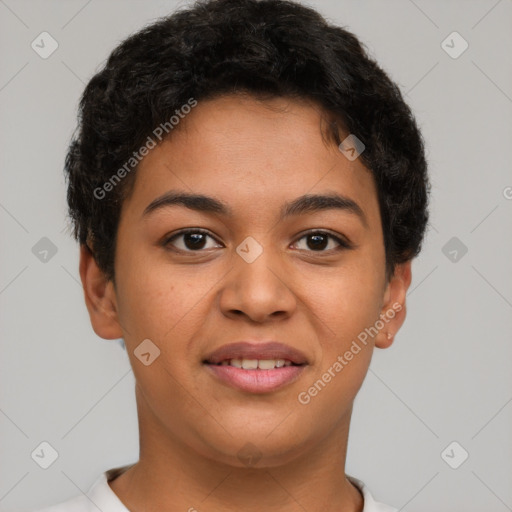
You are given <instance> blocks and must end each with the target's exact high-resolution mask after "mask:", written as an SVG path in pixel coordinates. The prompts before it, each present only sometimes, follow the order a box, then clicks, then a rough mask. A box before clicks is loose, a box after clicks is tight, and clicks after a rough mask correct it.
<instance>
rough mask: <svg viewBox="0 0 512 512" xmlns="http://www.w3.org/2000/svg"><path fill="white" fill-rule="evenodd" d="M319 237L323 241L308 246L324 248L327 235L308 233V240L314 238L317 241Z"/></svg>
mask: <svg viewBox="0 0 512 512" xmlns="http://www.w3.org/2000/svg"><path fill="white" fill-rule="evenodd" d="M319 239H323V243H322V242H320V244H318V243H315V244H313V246H312V247H311V246H310V248H313V249H315V248H316V249H324V248H325V247H326V240H327V237H326V236H324V235H310V240H316V241H318V240H319Z"/></svg>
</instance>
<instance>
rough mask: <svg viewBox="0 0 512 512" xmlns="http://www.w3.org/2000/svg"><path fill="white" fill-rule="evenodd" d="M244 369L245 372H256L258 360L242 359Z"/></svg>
mask: <svg viewBox="0 0 512 512" xmlns="http://www.w3.org/2000/svg"><path fill="white" fill-rule="evenodd" d="M242 368H243V369H244V370H256V368H258V360H257V359H242Z"/></svg>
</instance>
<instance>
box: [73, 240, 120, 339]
mask: <svg viewBox="0 0 512 512" xmlns="http://www.w3.org/2000/svg"><path fill="white" fill-rule="evenodd" d="M80 279H81V280H82V286H83V289H84V297H85V304H86V306H87V310H88V311H89V317H90V319H91V324H92V328H93V329H94V332H95V333H96V334H97V335H98V336H99V337H100V338H104V339H106V340H114V339H118V338H122V337H123V332H122V329H121V326H120V324H119V321H118V316H117V302H116V294H115V289H114V283H113V282H112V281H111V280H109V279H107V278H106V276H105V274H104V273H103V271H102V270H100V268H99V267H98V265H97V263H96V260H95V259H94V256H93V254H92V252H91V250H90V249H89V247H87V245H85V244H83V245H81V246H80Z"/></svg>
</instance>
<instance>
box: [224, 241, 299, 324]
mask: <svg viewBox="0 0 512 512" xmlns="http://www.w3.org/2000/svg"><path fill="white" fill-rule="evenodd" d="M270 253H271V251H270V250H268V249H265V250H264V251H263V252H262V253H261V254H260V256H259V257H258V258H257V259H256V260H255V261H253V262H251V263H249V262H248V261H246V260H244V259H243V258H242V257H240V256H239V255H238V254H236V255H234V258H233V259H234V268H233V269H232V270H231V272H229V273H228V274H227V276H226V281H225V284H224V287H223V288H222V290H221V292H220V308H221V310H222V313H223V314H224V315H225V316H227V317H231V318H240V317H245V318H248V319H250V320H251V321H252V322H257V323H263V322H266V321H271V320H278V319H285V318H289V317H290V316H291V315H292V314H293V312H294V311H295V309H296V307H297V299H296V297H295V294H294V293H293V291H292V289H291V285H292V283H290V282H289V276H288V278H287V275H286V271H285V270H284V269H283V265H282V264H280V262H279V261H278V258H277V257H272V255H271V254H270Z"/></svg>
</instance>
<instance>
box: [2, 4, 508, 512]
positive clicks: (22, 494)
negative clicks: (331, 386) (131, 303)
mask: <svg viewBox="0 0 512 512" xmlns="http://www.w3.org/2000/svg"><path fill="white" fill-rule="evenodd" d="M184 3H186V2H180V5H183V4H184ZM177 5H178V4H177V2H174V1H149V2H147V1H146V2H143V1H138V2H137V1H122V2H121V1H113V0H108V1H101V2H100V1H99V0H90V1H85V0H82V1H66V2H64V1H61V2H55V1H48V0H45V1H23V0H21V1H15V0H0V48H1V58H2V65H1V69H0V109H1V110H0V130H1V151H0V168H1V171H2V173H1V189H0V223H1V232H2V253H1V264H0V311H1V352H0V354H1V356H0V366H1V374H0V375H1V377H0V378H1V382H0V431H1V444H0V460H1V464H0V510H2V511H6V510H12V511H19V510H26V509H28V508H31V507H36V506H37V507H39V506H43V505H47V504H51V503H55V502H57V501H61V500H64V499H67V498H70V497H72V496H75V495H77V494H80V493H82V492H86V491H87V490H88V488H89V487H90V485H91V484H92V482H93V481H94V480H95V479H96V478H97V476H99V474H100V473H101V472H103V471H104V470H106V469H108V468H111V467H114V466H117V465H121V464H127V463H130V462H134V461H135V460H137V457H138V431H137V419H136V408H135V399H134V379H133V374H132V372H131V369H130V366H129V362H128V359H127V355H126V352H125V351H124V350H122V349H121V347H120V345H119V344H118V343H117V342H116V341H105V340H102V339H100V338H98V337H97V336H96V335H95V334H94V333H93V331H92V329H91V327H90V323H89V318H88V315H87V311H86V308H85V305H84V301H83V292H82V289H81V285H80V282H79V278H78V247H77V245H76V244H75V242H74V241H73V240H72V238H71V236H70V234H69V230H68V227H67V221H66V204H65V184H64V178H63V173H62V168H63V159H64V154H65V151H66V147H67V144H68V142H69V140H70V137H71V135H72V132H73V129H74V127H75V115H76V108H77V102H78V99H79V96H80V94H81V92H82V90H83V87H84V84H85V83H86V82H87V80H88V79H89V78H90V77H91V76H92V74H93V73H94V72H95V71H96V70H98V69H99V67H100V65H101V64H102V63H103V61H104V59H105V58H106V57H107V56H108V54H109V53H110V51H111V50H112V49H113V48H114V47H115V46H116V45H117V44H118V43H119V42H120V41H121V40H122V39H123V38H124V37H126V36H127V35H128V34H129V33H131V32H133V31H135V30H137V29H139V28H141V27H142V26H143V25H144V24H146V23H148V22H150V21H152V20H154V19H155V18H156V17H158V16H161V15H165V14H168V13H170V12H171V11H173V10H174V8H175V7H176V6H177ZM310 5H313V6H315V7H317V8H318V9H319V10H320V11H321V12H322V13H323V14H324V15H326V16H327V17H328V18H330V19H331V20H332V21H334V22H336V23H338V24H341V25H343V26H345V27H346V28H348V29H349V30H351V31H353V32H354V33H355V34H356V35H357V36H358V37H360V39H361V40H362V41H363V42H364V43H365V44H366V45H367V46H368V48H369V50H370V52H371V53H372V55H373V56H374V57H376V58H377V60H378V61H379V63H380V64H381V65H382V67H383V68H384V69H385V70H386V71H387V72H389V73H390V75H391V76H392V78H393V79H394V80H395V81H396V82H397V83H398V84H399V86H400V87H401V89H402V91H403V93H404V94H406V100H407V101H408V103H409V104H410V105H411V107H412V108H413V110H414V112H415V115H416V117H417V120H418V122H419V124H420V127H421V129H422V131H423V133H424V136H425V139H426V142H427V155H428V159H429V162H430V172H431V177H432V185H433V189H432V210H431V211H432V214H431V215H432V218H431V224H430V226H429V231H428V235H427V238H426V240H425V244H424V250H423V252H422V254H421V256H420V257H419V258H418V259H417V260H415V261H414V264H413V283H412V285H411V288H410V291H409V294H408V303H407V304H408V316H407V320H406V322H405V325H404V326H403V328H402V329H401V331H400V332H399V333H398V335H397V337H396V339H395V342H394V344H393V345H392V347H391V348H389V349H387V350H377V351H376V352H375V354H374V359H373V361H372V364H371V368H370V371H369V374H368V376H367V379H366V381H365V383H364V385H363V388H362V390H361V392H360V395H359V396H358V397H357V399H356V404H355V409H354V416H353V422H352V429H351V434H350V440H349V454H348V460H347V472H348V473H349V474H351V475H353V476H356V477H357V478H360V479H362V480H363V481H364V482H366V483H367V485H368V486H369V488H370V490H371V491H372V493H373V494H374V496H375V497H376V498H377V499H378V500H380V501H383V502H385V503H390V504H393V505H395V506H397V507H398V508H400V507H404V506H405V507H406V509H407V510H409V511H411V512H412V511H418V512H422V511H423V512H426V511H432V510H436V511H437V512H445V511H461V510H464V511H466V512H471V511H485V512H491V511H495V512H502V511H503V512H504V511H506V510H512V439H511V432H512V428H511V427H512V403H511V401H512V385H511V384H512V372H511V371H510V366H511V364H510V363H511V360H512V344H511V341H512V340H511V332H512V272H511V264H510V262H511V261H512V242H511V238H510V233H512V229H511V228H512V200H511V198H512V188H510V187H512V172H511V161H512V159H511V141H512V121H511V120H512V64H511V60H510V55H512V0H500V1H496V0H479V1H426V0H423V1H420V0H415V1H414V2H413V1H412V0H394V1H389V0H386V1H382V0H381V1H369V0H363V1H339V0H338V1H335V0H332V1H329V0H318V1H316V2H315V1H311V2H310ZM43 31H47V32H49V33H50V34H51V35H52V37H53V38H55V40H56V41H57V42H58V44H59V46H58V49H57V50H56V51H55V53H53V54H52V55H51V56H50V57H49V58H47V59H42V58H41V57H40V56H39V55H38V54H37V53H36V52H35V51H34V50H33V49H32V48H31V42H32V41H33V40H35V39H36V37H37V36H38V35H39V34H40V33H41V32H43ZM453 31H457V32H459V33H460V34H461V36H462V37H463V38H464V39H465V40H466V41H467V42H468V43H469V48H468V49H467V50H466V51H465V52H464V53H463V54H462V55H460V56H459V57H458V58H456V59H454V58H452V57H450V56H449V55H448V54H447V53H446V51H445V50H444V49H443V47H442V46H441V43H442V41H443V40H445V38H446V37H447V36H448V35H449V34H451V33H452V32H453ZM448 44H450V45H451V46H454V48H453V49H452V51H454V50H457V49H458V48H461V46H460V41H459V42H457V41H454V42H453V43H451V42H450V40H448ZM506 233H508V235H506ZM43 237H47V238H48V239H49V240H51V242H52V243H53V244H54V245H55V246H56V249H57V252H56V254H54V255H53V256H52V253H51V252H50V253H48V255H47V261H41V260H40V258H41V257H42V255H41V253H40V252H38V250H39V251H40V250H41V247H40V246H36V250H34V251H33V250H32V248H33V247H34V246H35V245H36V244H37V243H38V242H39V241H40V239H41V238H43ZM452 237H457V239H458V241H455V243H456V244H458V245H459V248H457V247H456V246H452V245H450V244H453V243H454V242H453V241H452V242H450V244H449V245H448V246H446V244H447V243H449V241H450V240H451V239H452ZM40 243H41V244H44V243H47V242H40ZM461 244H464V246H465V247H467V249H468V252H467V253H466V254H465V255H462V252H461V250H460V248H461V247H462V245H461ZM43 248H44V245H43ZM443 248H444V250H443ZM454 248H455V250H457V251H458V252H457V255H458V256H457V261H452V260H453V257H454V253H453V252H452V254H450V251H453V249H454ZM37 249H38V250H37ZM34 252H35V254H34ZM445 253H446V254H445ZM42 441H47V442H49V443H50V444H51V445H52V446H53V447H54V448H55V449H56V450H57V452H58V454H59V457H58V459H57V460H56V461H55V462H54V463H53V464H52V465H51V466H50V467H49V468H48V469H46V470H45V469H42V468H41V467H39V465H37V464H36V462H34V460H33V459H32V458H31V453H32V452H33V451H34V450H35V449H36V448H37V447H38V446H39V444H40V443H41V442H42ZM453 441H457V443H459V445H460V447H459V446H456V448H455V449H454V450H453V451H451V449H450V450H448V452H447V453H448V455H449V457H448V458H447V457H446V455H445V459H446V460H449V461H450V462H451V463H452V464H457V463H459V462H460V460H461V454H462V453H463V452H462V450H463V449H464V450H466V451H467V452H468V453H469V458H468V459H467V460H466V461H465V462H464V463H463V464H462V465H460V467H458V469H452V468H451V467H450V466H449V465H448V464H447V463H446V462H445V460H444V459H443V457H442V456H441V454H442V452H443V451H444V450H445V448H446V447H447V446H448V445H449V444H450V443H452V442H453Z"/></svg>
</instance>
